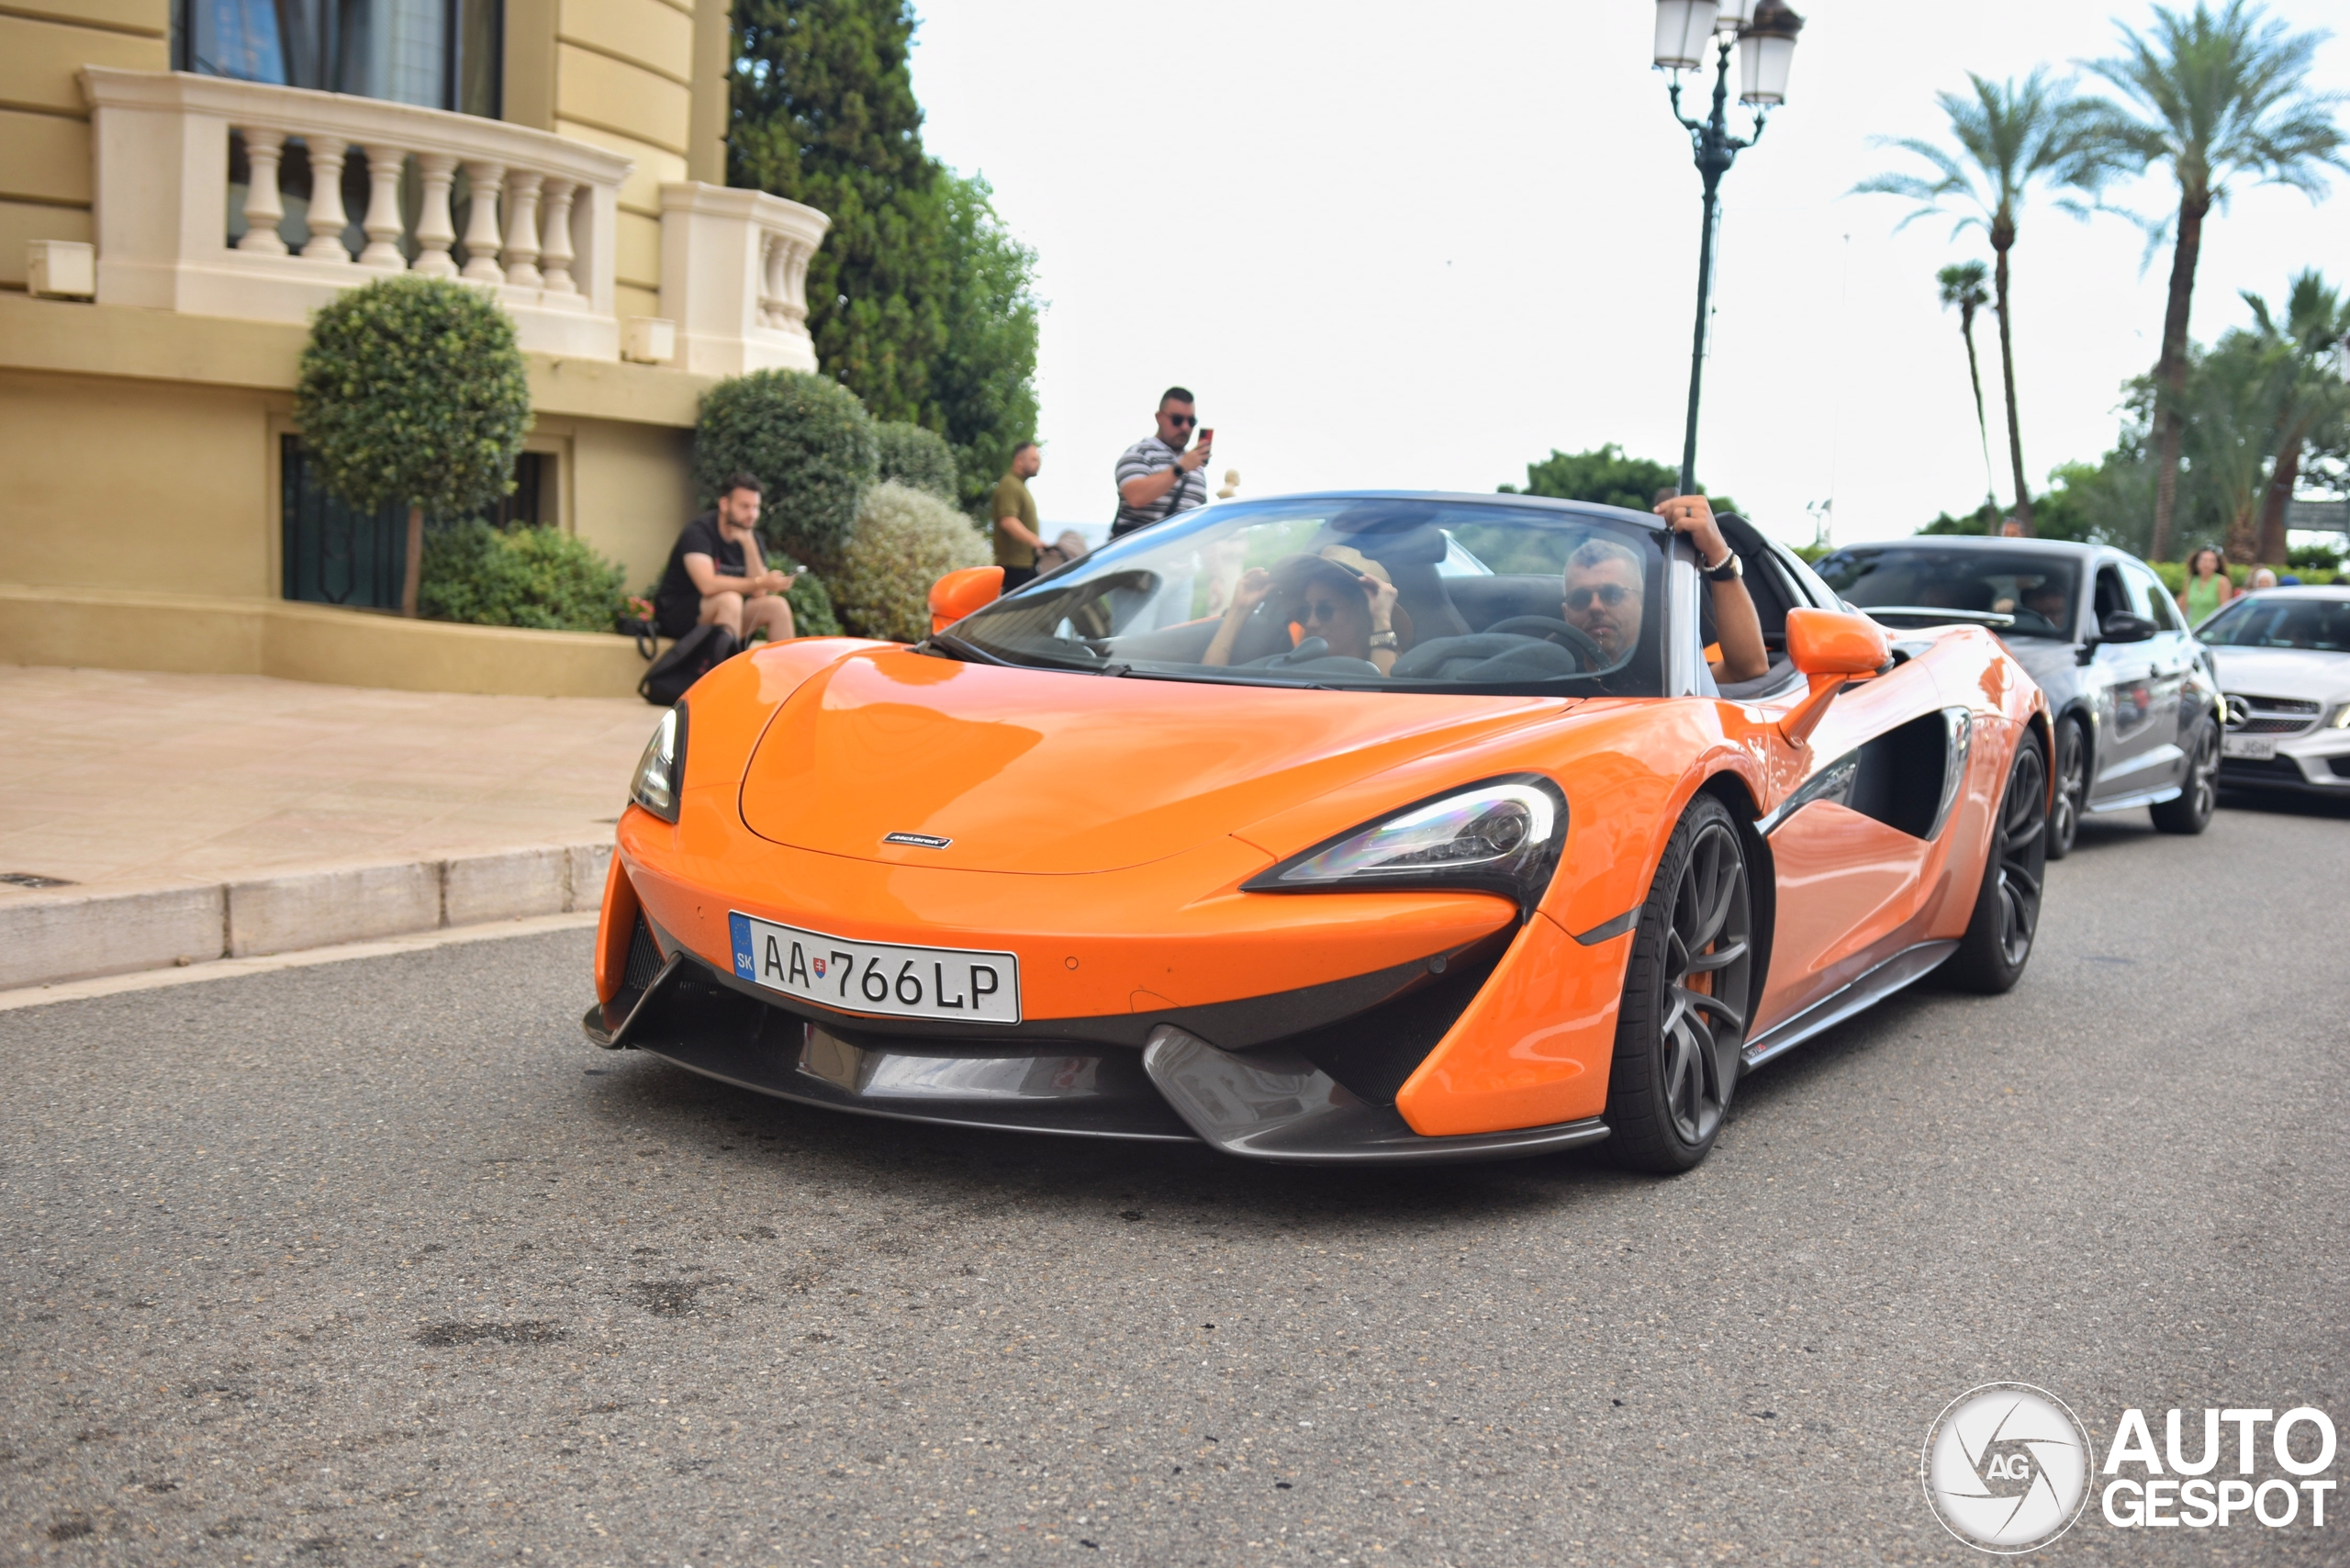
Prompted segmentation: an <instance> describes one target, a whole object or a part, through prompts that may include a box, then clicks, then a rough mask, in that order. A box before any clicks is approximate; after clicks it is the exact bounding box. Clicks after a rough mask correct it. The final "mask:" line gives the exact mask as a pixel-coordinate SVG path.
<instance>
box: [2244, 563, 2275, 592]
mask: <svg viewBox="0 0 2350 1568" xmlns="http://www.w3.org/2000/svg"><path fill="white" fill-rule="evenodd" d="M2276 586H2277V574H2276V573H2275V572H2272V571H2270V570H2269V569H2268V568H2267V567H2266V566H2261V567H2258V568H2256V569H2255V571H2254V572H2253V574H2252V580H2251V581H2250V582H2248V583H2246V584H2244V588H2245V589H2246V590H2247V591H2249V592H2252V593H2258V592H2259V591H2260V590H2261V589H2262V588H2275V587H2276Z"/></svg>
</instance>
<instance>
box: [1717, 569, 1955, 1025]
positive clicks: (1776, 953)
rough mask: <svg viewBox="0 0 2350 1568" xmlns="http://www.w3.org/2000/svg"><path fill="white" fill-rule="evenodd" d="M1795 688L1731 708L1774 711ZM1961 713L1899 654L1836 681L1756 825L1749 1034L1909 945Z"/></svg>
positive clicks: (1805, 584)
mask: <svg viewBox="0 0 2350 1568" xmlns="http://www.w3.org/2000/svg"><path fill="white" fill-rule="evenodd" d="M1785 575H1786V576H1788V577H1794V578H1795V579H1796V582H1797V583H1799V584H1800V585H1801V591H1803V592H1804V594H1805V595H1806V596H1807V597H1811V598H1815V599H1817V600H1818V603H1819V606H1820V607H1821V608H1835V607H1836V602H1837V601H1836V599H1835V596H1834V595H1833V594H1832V593H1831V592H1830V591H1829V590H1828V589H1827V588H1825V586H1823V585H1818V578H1817V577H1813V576H1812V575H1811V574H1810V573H1809V572H1808V571H1804V572H1801V573H1800V574H1796V573H1788V574H1785ZM1805 579H1808V580H1805ZM1806 691H1807V688H1806V687H1803V686H1796V687H1794V688H1792V689H1789V690H1786V691H1784V692H1774V693H1773V694H1772V695H1771V696H1770V697H1769V698H1766V699H1762V700H1750V701H1749V702H1748V703H1746V704H1744V706H1747V707H1749V708H1751V709H1755V710H1759V711H1761V712H1762V713H1764V714H1769V715H1774V716H1775V715H1780V714H1784V713H1785V711H1787V710H1788V709H1790V708H1792V707H1793V706H1794V704H1795V703H1796V701H1798V700H1801V698H1802V697H1803V696H1804V695H1805V694H1806ZM1971 741H1972V734H1971V728H1970V726H1969V724H1968V722H1967V721H1966V720H1965V718H1964V708H1962V707H1954V706H1953V705H1952V704H1951V703H1950V702H1949V701H1948V700H1947V699H1946V698H1945V697H1944V695H1943V693H1942V689H1941V687H1940V686H1939V684H1938V683H1937V680H1936V678H1935V675H1934V673H1933V671H1932V670H1931V669H1930V668H1929V667H1928V666H1927V665H1926V664H1924V663H1920V662H1918V661H1915V660H1910V661H1908V662H1905V663H1902V664H1900V665H1898V666H1896V667H1895V668H1894V669H1893V670H1891V671H1890V672H1888V673H1887V674H1885V675H1881V676H1879V677H1877V678H1874V679H1872V680H1867V681H1863V682H1860V683H1858V684H1856V685H1853V686H1851V687H1848V688H1847V689H1845V690H1844V691H1843V692H1842V693H1841V694H1840V695H1839V696H1838V697H1837V698H1836V700H1835V701H1834V702H1833V703H1832V704H1830V707H1829V709H1828V711H1827V714H1826V716H1825V717H1824V718H1823V719H1822V720H1821V721H1820V723H1819V725H1818V728H1817V729H1816V730H1814V731H1813V732H1812V734H1811V736H1810V744H1809V745H1808V746H1807V747H1803V748H1795V751H1794V755H1793V756H1792V758H1791V759H1790V760H1792V761H1793V762H1794V763H1795V765H1796V773H1797V781H1796V786H1795V788H1794V789H1793V790H1792V791H1791V792H1790V793H1789V794H1788V795H1787V796H1786V797H1785V798H1784V799H1783V800H1782V801H1779V802H1778V803H1777V804H1776V806H1775V807H1774V808H1773V809H1772V810H1770V811H1767V812H1765V814H1764V816H1763V818H1762V821H1761V823H1758V826H1760V827H1761V829H1762V833H1763V834H1764V837H1765V842H1766V843H1767V845H1768V846H1769V848H1770V852H1771V867H1772V872H1773V876H1774V880H1775V883H1776V892H1777V899H1776V910H1777V913H1776V917H1775V919H1774V926H1773V935H1772V946H1771V968H1770V975H1769V978H1768V980H1766V982H1765V986H1764V991H1763V996H1762V1002H1760V1003H1759V1004H1758V1005H1757V1007H1756V1010H1755V1016H1754V1018H1753V1020H1752V1021H1751V1025H1750V1026H1749V1029H1748V1038H1749V1039H1755V1038H1757V1037H1759V1036H1760V1035H1761V1034H1762V1032H1764V1031H1766V1030H1768V1029H1770V1028H1772V1027H1773V1026H1774V1025H1777V1024H1780V1023H1783V1022H1785V1021H1786V1020H1788V1019H1790V1018H1793V1017H1796V1015H1797V1014H1801V1013H1803V1012H1804V1011H1806V1010H1807V1009H1808V1008H1810V1007H1813V1006H1815V1005H1818V1003H1820V1002H1824V1001H1826V1000H1827V999H1829V998H1830V997H1832V996H1833V995H1834V994H1835V993H1836V992H1838V991H1841V990H1843V989H1844V988H1845V987H1846V986H1848V985H1850V984H1852V982H1853V981H1854V980H1858V979H1860V978H1861V977H1862V976H1863V975H1865V974H1867V973H1868V972H1869V971H1870V970H1871V969H1874V968H1876V967H1877V966H1878V965H1879V964H1882V963H1884V962H1885V961H1886V960H1887V959H1888V958H1893V957H1895V956H1896V955H1897V954H1899V953H1900V952H1902V951H1903V950H1904V949H1905V948H1908V947H1909V946H1913V945H1915V943H1916V942H1917V940H1918V937H1919V929H1920V927H1921V924H1922V921H1923V920H1924V918H1925V916H1926V914H1927V913H1928V908H1929V904H1930V901H1931V899H1932V897H1933V895H1934V893H1935V891H1936V890H1937V889H1938V887H1939V885H1940V877H1939V868H1940V864H1941V858H1942V842H1941V840H1942V825H1943V821H1944V819H1945V818H1946V817H1947V815H1948V809H1949V805H1950V802H1951V800H1952V798H1953V793H1954V790H1955V784H1956V778H1957V775H1958V773H1959V772H1961V771H1963V767H1964V761H1965V757H1966V755H1967V752H1968V749H1969V747H1970V745H1971Z"/></svg>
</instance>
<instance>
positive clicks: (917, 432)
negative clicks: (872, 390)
mask: <svg viewBox="0 0 2350 1568" xmlns="http://www.w3.org/2000/svg"><path fill="white" fill-rule="evenodd" d="M873 436H874V442H875V444H876V447H877V450H878V453H879V459H878V463H877V464H876V465H875V469H874V477H875V478H877V479H894V480H896V481H897V482H898V483H899V484H901V485H906V486H910V487H912V488H914V489H917V490H928V491H929V492H930V493H931V494H932V495H934V496H936V497H937V498H939V499H940V500H943V501H952V500H953V499H955V484H956V480H955V454H954V451H953V449H951V448H950V447H948V446H947V444H946V437H945V436H943V435H940V434H939V433H938V432H937V431H927V430H924V429H923V428H922V426H920V425H912V424H908V423H906V422H905V421H904V420H881V421H880V422H879V423H878V424H877V425H875V426H874V427H873Z"/></svg>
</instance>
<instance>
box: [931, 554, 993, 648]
mask: <svg viewBox="0 0 2350 1568" xmlns="http://www.w3.org/2000/svg"><path fill="white" fill-rule="evenodd" d="M1002 597H1003V568H1002V566H966V567H964V568H963V569H962V570H961V571H959V572H949V573H947V574H946V576H945V577H941V578H939V579H938V580H937V581H936V582H934V583H933V584H931V585H930V629H931V630H932V631H934V632H944V631H946V629H947V628H948V627H949V626H952V625H954V624H955V622H957V621H960V620H962V619H963V617H965V616H966V615H975V614H977V613H978V612H979V611H980V610H985V609H986V608H987V607H988V606H989V605H990V604H993V603H994V602H995V601H996V600H997V599H1001V598H1002Z"/></svg>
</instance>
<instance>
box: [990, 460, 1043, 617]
mask: <svg viewBox="0 0 2350 1568" xmlns="http://www.w3.org/2000/svg"><path fill="white" fill-rule="evenodd" d="M1044 466H1045V454H1044V453H1043V451H1042V450H1040V449H1039V448H1038V447H1037V445H1036V443H1035V442H1033V441H1024V442H1021V443H1020V444H1019V445H1018V446H1015V447H1013V449H1012V471H1011V472H1010V473H1008V474H1006V475H1004V476H1003V477H1002V478H1001V479H999V480H997V481H996V486H995V495H994V497H993V498H991V499H990V501H989V503H988V512H989V515H990V516H991V517H993V518H994V519H995V562H996V565H997V566H1002V568H1003V591H1004V592H1006V593H1010V592H1011V591H1012V590H1013V588H1018V587H1020V585H1021V584H1023V583H1025V582H1029V581H1032V580H1034V579H1035V576H1036V552H1037V551H1039V550H1041V549H1043V548H1044V547H1045V541H1044V540H1043V539H1042V538H1041V537H1040V536H1039V535H1038V534H1037V532H1036V499H1035V497H1034V496H1031V495H1030V494H1029V493H1028V481H1029V480H1031V479H1033V478H1035V476H1037V474H1038V473H1040V472H1041V471H1042V470H1043V468H1044Z"/></svg>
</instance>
